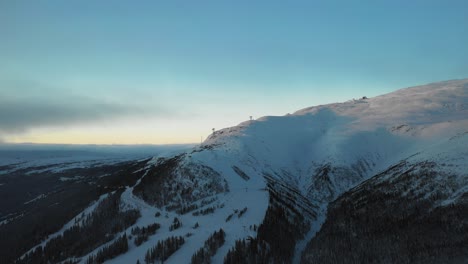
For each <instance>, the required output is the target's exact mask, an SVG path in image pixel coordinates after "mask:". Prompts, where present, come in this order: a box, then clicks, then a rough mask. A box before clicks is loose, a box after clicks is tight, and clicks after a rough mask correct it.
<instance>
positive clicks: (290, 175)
mask: <svg viewBox="0 0 468 264" xmlns="http://www.w3.org/2000/svg"><path fill="white" fill-rule="evenodd" d="M467 150H468V80H455V81H447V82H440V83H434V84H429V85H424V86H418V87H411V88H406V89H402V90H399V91H396V92H393V93H390V94H386V95H382V96H378V97H375V98H361V99H358V100H354V99H353V100H350V101H347V102H344V103H336V104H330V105H322V106H315V107H310V108H306V109H302V110H300V111H297V112H296V113H294V114H291V115H286V116H274V117H273V116H270V117H263V118H260V119H258V120H253V121H246V122H244V123H241V124H239V125H237V126H234V127H230V128H226V129H222V130H219V131H216V132H214V133H213V134H212V135H210V136H209V138H208V139H207V140H206V141H205V142H203V143H202V144H201V145H200V146H197V147H195V148H193V149H191V150H189V151H186V152H183V153H181V154H178V155H175V156H172V157H167V158H154V159H151V160H149V161H145V163H144V165H141V166H137V167H135V168H137V169H136V170H135V171H134V173H135V182H132V184H130V185H127V186H125V187H123V188H121V189H113V190H112V191H113V193H114V196H115V195H117V196H119V197H120V200H118V207H119V209H118V210H117V211H115V212H114V214H113V215H112V217H113V218H114V219H120V218H122V219H125V221H124V220H122V221H118V222H119V224H115V223H114V222H115V221H117V220H115V221H114V222H112V225H114V224H115V228H114V229H113V233H114V234H113V235H110V234H107V235H109V236H108V238H107V239H101V240H99V239H96V240H93V241H94V242H93V243H95V245H96V246H93V247H92V248H89V249H87V250H75V251H70V253H69V254H68V255H67V256H64V255H54V254H57V253H56V252H55V251H57V250H58V249H57V248H56V246H55V244H54V247H52V246H50V247H48V246H47V242H50V241H54V239H55V240H56V242H57V241H58V242H60V241H62V242H64V241H69V240H71V239H70V237H74V236H72V234H71V232H68V233H67V231H66V230H67V228H70V227H73V226H78V227H77V228H76V230H75V231H74V232H77V233H79V234H80V232H82V233H83V234H86V232H90V231H89V230H91V229H92V228H91V227H89V228H88V227H87V226H93V225H97V222H98V221H97V220H93V219H101V216H100V215H102V214H100V213H96V214H93V210H94V211H96V210H97V209H96V210H95V208H104V205H101V204H102V203H103V202H102V201H105V200H106V199H114V198H112V197H114V196H112V197H111V196H109V197H107V194H103V195H102V196H101V198H100V199H101V203H94V204H93V205H91V207H89V208H86V209H85V210H84V211H83V212H82V213H80V214H78V215H77V216H76V217H74V218H73V219H71V220H70V222H69V223H68V224H67V225H65V227H64V228H62V229H61V230H60V231H59V232H57V233H55V234H52V235H50V236H49V237H48V240H46V241H43V242H42V243H41V246H42V248H41V249H40V250H37V247H35V248H33V249H32V250H30V251H29V253H28V254H26V255H23V257H22V261H23V262H28V261H32V260H34V258H36V259H44V258H45V256H47V257H50V258H51V257H52V256H53V257H54V258H55V260H56V261H65V260H67V261H70V262H71V263H74V262H82V263H85V262H86V261H89V262H93V261H96V262H99V261H98V260H96V259H95V258H93V257H92V256H101V257H102V256H106V257H103V258H101V259H100V260H104V259H106V263H135V262H137V261H140V262H141V263H143V262H144V261H145V259H146V260H147V261H148V262H150V261H151V260H158V259H159V260H164V262H166V263H188V262H190V261H192V263H210V262H211V263H222V262H225V263H291V262H293V263H299V262H300V261H301V260H302V261H303V262H306V263H307V262H313V263H327V262H330V263H346V261H340V259H331V258H329V255H330V254H332V253H329V251H326V250H330V248H328V249H326V248H324V246H323V245H331V244H334V243H332V242H333V241H335V240H333V239H337V236H339V235H340V233H337V232H335V230H338V229H339V228H336V226H337V225H339V227H340V228H341V229H343V230H344V231H343V230H342V231H341V232H342V233H344V232H345V231H346V230H347V231H349V230H351V229H350V228H351V227H350V225H351V224H353V225H356V226H360V225H362V223H363V222H362V221H361V222H359V219H358V220H356V221H355V222H353V223H349V222H346V221H342V222H340V221H338V220H336V221H334V222H330V221H331V220H330V215H332V216H333V217H335V216H336V217H338V216H340V217H345V216H347V215H346V214H344V213H342V211H340V210H341V209H340V208H343V207H345V206H348V207H349V201H351V202H352V203H355V205H354V207H349V208H352V209H349V208H348V207H346V208H348V209H347V210H348V211H349V210H358V209H359V208H362V206H364V208H367V207H366V206H367V205H363V204H364V202H362V201H363V200H365V199H368V200H369V201H372V199H373V198H375V197H377V196H373V195H377V194H376V193H378V194H382V193H384V194H385V195H387V196H378V197H379V199H380V198H381V197H384V198H385V199H388V200H389V202H388V204H391V203H393V207H398V206H397V205H398V203H396V201H400V202H401V200H398V199H399V198H398V197H400V198H401V197H404V198H405V199H406V200H410V201H413V204H420V203H422V202H424V203H425V205H426V207H424V210H419V209H418V210H419V211H417V212H418V213H419V215H418V214H416V213H415V212H416V211H414V210H416V209H414V208H419V207H418V206H416V205H415V206H413V207H411V208H413V209H408V210H409V211H408V212H406V211H405V212H406V213H402V215H403V216H402V217H403V218H404V217H406V218H405V219H407V218H408V219H413V218H414V219H416V218H418V219H420V218H421V217H422V216H424V217H429V218H430V217H432V215H431V214H430V213H428V212H431V210H435V209H434V208H439V207H444V208H446V210H449V209H450V207H448V206H449V205H453V204H461V205H460V206H465V205H466V203H468V201H467V200H468V199H466V197H467V195H468V160H467V156H468V155H467V154H468V152H467ZM434 197H435V198H434ZM397 198H398V199H397ZM406 200H405V201H406ZM416 201H418V202H416ZM428 203H429V205H427V204H428ZM330 204H331V206H330V207H329V205H330ZM343 204H344V205H343ZM365 204H369V203H365ZM384 205H387V203H384ZM360 206H361V207H360ZM393 207H391V206H390V207H388V210H396V209H394V208H393ZM327 208H328V212H327ZM337 208H338V209H337ZM369 208H372V211H365V210H364V209H362V210H364V212H365V213H363V215H365V214H369V215H372V214H374V215H380V214H384V213H385V214H389V213H391V212H389V211H387V209H386V208H385V206H382V205H381V204H377V205H374V207H372V206H370V207H369ZM447 208H448V209H447ZM454 208H458V207H456V206H455V207H454ZM343 210H344V209H343ZM405 210H406V209H405ZM348 211H345V212H348ZM125 212H136V213H135V214H133V213H132V214H130V213H128V214H125ZM132 215H134V217H133V216H132ZM327 215H328V216H327ZM93 217H94V218H93ZM434 217H435V216H434ZM366 219H367V218H366ZM376 219H377V220H382V219H378V218H376ZM461 219H462V220H463V217H461ZM103 221H104V220H103ZM106 221H108V220H106ZM408 221H409V220H408ZM154 223H157V224H158V226H157V228H156V227H155V226H153V227H154V228H156V229H157V230H156V231H155V232H153V231H141V228H143V227H150V225H151V224H154ZM322 224H323V228H322ZM366 224H367V225H368V226H372V224H373V223H372V222H370V223H369V222H366ZM374 224H375V225H377V223H374ZM460 225H461V227H457V228H459V230H467V228H468V222H467V218H465V219H464V221H462V222H461V224H460ZM136 227H138V229H136ZM348 227H349V228H348ZM393 228H396V229H398V228H399V227H398V226H394V227H393ZM150 229H151V228H146V229H144V230H150ZM135 230H137V231H135ZM151 230H152V229H151ZM219 230H222V234H223V235H222V236H221V235H219V234H220V233H218V232H217V231H219ZM359 230H360V229H359ZM457 230H458V229H457ZM215 231H216V232H217V233H215ZM450 231H453V230H450ZM317 232H318V233H317ZM395 232H396V233H398V232H397V231H395ZM351 233H352V232H351ZM363 233H365V232H364V231H363ZM436 233H437V232H436ZM124 234H126V235H125V236H124ZM316 234H317V235H316ZM359 234H360V233H359V232H358V233H357V234H356V236H353V234H351V235H350V237H352V238H354V241H353V242H354V243H358V244H359V241H360V240H359V238H360V237H359ZM465 234H466V233H465ZM107 235H106V236H107ZM130 236H131V237H130ZM138 237H140V238H139V239H140V240H143V242H141V241H140V240H139V241H137V238H138ZM363 237H365V236H363ZM372 238H374V237H372ZM171 239H172V240H171ZM412 239H413V238H407V240H405V241H406V242H402V241H397V240H398V239H397V238H395V241H396V242H395V241H394V242H395V244H398V243H400V246H401V247H404V245H405V243H414V241H417V239H418V238H415V239H413V240H414V241H413V240H412ZM123 240H125V243H126V245H127V246H126V247H125V246H120V245H121V244H118V243H120V242H121V241H123ZM95 241H98V242H95ZM99 241H100V242H99ZM127 241H128V242H127ZM163 241H164V242H163ZM175 241H176V242H175ZM350 241H351V240H350ZM114 242H115V243H114ZM158 242H159V244H158ZM309 242H310V243H309ZM397 242H398V243H397ZM467 242H468V241H467V240H466V239H465V240H463V239H461V240H460V241H458V242H457V243H459V244H460V243H461V245H462V246H465V248H468V243H467ZM67 243H68V242H67ZM70 243H71V245H75V244H73V242H70ZM80 243H81V242H80ZM113 243H114V244H113ZM308 243H309V244H308ZM58 244H60V243H58ZM78 244H79V243H78ZM89 244H90V243H88V245H89ZM51 245H52V243H51ZM110 245H112V246H110ZM116 245H119V246H116ZM340 245H341V244H340ZM381 245H382V246H383V245H386V244H384V243H382V244H381ZM457 245H458V244H457ZM155 246H156V248H155V249H154V250H153V251H152V248H154V247H155ZM346 246H349V244H345V246H343V247H341V248H338V249H339V250H349V248H346ZM108 248H119V250H120V251H119V250H117V249H115V250H114V251H115V252H118V253H115V252H114V253H113V254H111V253H109V252H110V250H108ZM122 248H124V249H122ZM106 250H107V251H106ZM103 252H104V253H103ZM155 252H156V253H155ZM157 252H164V253H157ZM317 252H321V253H320V254H321V255H320V254H317ZM395 252H396V251H395ZM460 252H462V251H460V250H458V251H457V250H455V249H454V250H452V251H443V252H442V253H440V254H439V255H440V258H439V260H441V259H443V258H444V259H451V258H450V257H451V256H452V255H456V254H458V255H457V260H468V254H465V255H463V254H462V253H460ZM119 253H121V254H119ZM393 253H394V252H393ZM393 253H392V254H393ZM465 253H466V252H465ZM99 254H101V255H99ZM382 254H383V255H382V256H383V257H382V259H383V260H386V261H388V260H389V259H390V262H391V258H387V257H386V256H385V253H382ZM460 254H461V255H460ZM439 255H431V254H430V253H429V254H428V256H429V257H433V256H435V259H436V260H437V256H439ZM109 256H111V257H109ZM418 256H419V257H421V256H422V255H417V256H416V259H413V260H414V261H413V262H419V261H420V260H421V259H423V257H421V258H417V257H418ZM353 257H355V256H353ZM365 257H367V259H363V258H365ZM425 257H426V255H424V258H425ZM359 258H361V259H359ZM327 260H328V261H327ZM359 260H361V261H359ZM366 260H370V261H372V260H375V261H374V262H380V259H378V258H377V257H376V256H374V255H372V254H369V255H366V256H363V255H357V257H356V259H353V261H355V262H356V263H357V262H362V261H364V262H365V261H366ZM20 262H21V261H20ZM350 262H351V261H350Z"/></svg>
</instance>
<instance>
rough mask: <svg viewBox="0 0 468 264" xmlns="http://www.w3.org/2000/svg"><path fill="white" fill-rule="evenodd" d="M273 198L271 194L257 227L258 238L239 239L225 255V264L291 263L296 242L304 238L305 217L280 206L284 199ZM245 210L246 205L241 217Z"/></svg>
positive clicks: (240, 214)
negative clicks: (263, 215) (262, 217)
mask: <svg viewBox="0 0 468 264" xmlns="http://www.w3.org/2000/svg"><path fill="white" fill-rule="evenodd" d="M272 199H275V198H273V196H270V206H268V209H267V212H266V215H265V218H264V220H263V222H262V224H260V226H259V227H258V229H257V230H258V232H257V237H256V238H249V239H247V240H245V239H243V240H237V241H236V244H235V246H234V247H233V248H232V249H230V250H229V252H228V254H227V255H226V257H225V259H224V263H226V264H231V263H246V264H256V263H290V262H291V260H292V257H293V256H294V249H295V246H296V242H297V241H298V240H299V239H301V238H302V237H303V233H304V232H305V230H306V224H305V220H304V219H303V217H302V216H300V215H299V216H298V215H297V214H296V213H295V212H291V211H290V210H288V209H286V208H284V207H283V206H281V205H280V202H281V201H278V200H272ZM246 211H247V208H244V209H243V210H242V211H240V213H239V214H238V216H239V217H240V216H242V215H243V214H244V213H245V212H246ZM231 217H232V216H231ZM231 217H228V218H229V219H230V218H231ZM229 219H226V221H229Z"/></svg>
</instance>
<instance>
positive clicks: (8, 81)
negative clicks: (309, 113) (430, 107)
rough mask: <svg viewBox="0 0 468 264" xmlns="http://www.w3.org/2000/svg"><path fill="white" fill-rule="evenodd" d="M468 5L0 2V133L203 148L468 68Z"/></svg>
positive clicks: (445, 1)
mask: <svg viewBox="0 0 468 264" xmlns="http://www.w3.org/2000/svg"><path fill="white" fill-rule="evenodd" d="M467 13H468V1H450V0H440V1H433V0H412V1H407V0H404V1H401V0H393V1H379V0H360V1H353V0H349V1H335V0H326V1H325V0H324V1H310V0H309V1H294V0H291V1H275V0H269V1H244V0H237V1H223V0H213V1H204V0H199V1H177V0H172V1H157V0H148V1H119V0H114V1H110V0H109V1H105V0H103V1H95V0H82V1H73V0H72V1H63V0H55V1H52V0H43V1H26V0H15V1H0V142H9V143H21V142H33V143H66V144H176V143H196V142H200V140H202V139H204V138H206V136H207V135H209V133H210V132H211V129H212V128H216V129H221V128H224V127H229V126H234V125H237V124H238V123H240V122H243V121H245V120H247V119H249V116H253V117H254V118H258V117H261V116H265V115H285V114H287V113H292V112H295V111H296V110H299V109H301V108H305V107H309V106H313V105H319V104H326V103H333V102H340V101H346V100H349V99H352V98H358V97H362V96H368V97H371V96H376V95H380V94H384V93H388V92H391V91H394V90H397V89H399V88H404V87H409V86H414V85H420V84H426V83H430V82H435V81H443V80H450V79H461V78H467V77H468V48H467V47H468V16H467V15H466V14H467Z"/></svg>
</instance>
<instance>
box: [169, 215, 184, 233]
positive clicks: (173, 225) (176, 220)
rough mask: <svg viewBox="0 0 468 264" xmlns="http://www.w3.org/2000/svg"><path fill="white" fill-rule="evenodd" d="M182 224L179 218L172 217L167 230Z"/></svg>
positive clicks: (172, 229) (174, 228)
mask: <svg viewBox="0 0 468 264" xmlns="http://www.w3.org/2000/svg"><path fill="white" fill-rule="evenodd" d="M181 226H182V222H180V220H179V218H177V217H174V220H172V224H171V226H169V231H174V230H176V229H178V228H180V227H181Z"/></svg>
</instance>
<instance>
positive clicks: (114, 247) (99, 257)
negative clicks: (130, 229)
mask: <svg viewBox="0 0 468 264" xmlns="http://www.w3.org/2000/svg"><path fill="white" fill-rule="evenodd" d="M127 251H128V240H127V235H126V234H124V235H122V236H121V237H120V238H118V239H117V240H116V241H114V242H113V243H112V244H110V245H108V246H105V247H103V248H101V249H100V250H99V251H98V252H97V253H96V255H91V256H89V257H88V259H87V260H86V264H100V263H103V262H104V261H106V260H108V259H113V258H115V257H117V256H118V255H120V254H123V253H125V252H127Z"/></svg>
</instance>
